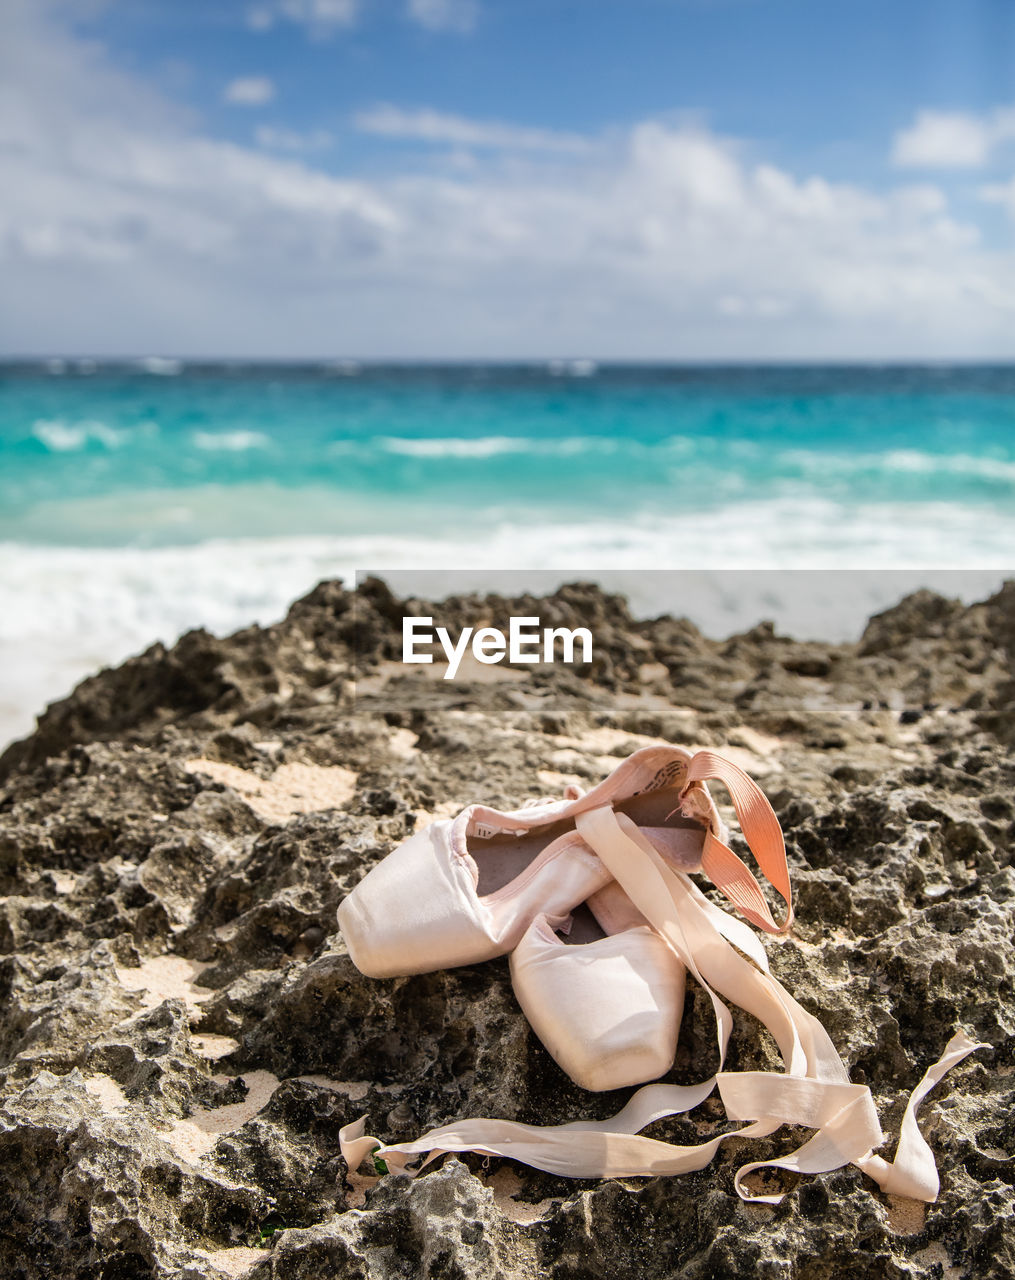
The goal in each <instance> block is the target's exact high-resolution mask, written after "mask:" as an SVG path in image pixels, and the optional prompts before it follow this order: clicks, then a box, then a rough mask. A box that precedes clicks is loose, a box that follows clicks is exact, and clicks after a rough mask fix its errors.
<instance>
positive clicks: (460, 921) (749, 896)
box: [338, 746, 978, 1203]
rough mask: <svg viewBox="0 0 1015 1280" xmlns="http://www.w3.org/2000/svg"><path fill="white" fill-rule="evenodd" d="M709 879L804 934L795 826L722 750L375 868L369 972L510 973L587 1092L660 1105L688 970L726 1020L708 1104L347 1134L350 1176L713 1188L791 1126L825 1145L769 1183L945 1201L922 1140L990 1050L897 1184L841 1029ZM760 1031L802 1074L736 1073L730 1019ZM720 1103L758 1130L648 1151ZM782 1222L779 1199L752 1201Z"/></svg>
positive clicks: (366, 923)
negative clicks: (541, 1174)
mask: <svg viewBox="0 0 1015 1280" xmlns="http://www.w3.org/2000/svg"><path fill="white" fill-rule="evenodd" d="M709 779H714V780H718V781H720V782H721V783H722V784H723V785H724V786H725V787H726V789H727V791H728V792H729V795H730V798H731V799H732V801H733V805H734V809H735V811H736V814H737V819H738V821H739V823H740V827H741V830H742V832H743V835H744V837H745V839H746V841H747V844H748V847H749V848H750V850H751V852H752V854H753V855H754V857H755V859H756V860H757V862H758V865H759V866H760V868H761V870H762V871H763V873H764V874H765V875H766V876H767V878H768V880H769V881H770V883H771V884H772V886H773V887H774V889H775V890H776V892H777V893H778V894H779V895H780V896H781V897H782V899H783V900H784V903H785V915H784V918H783V919H782V921H781V922H778V923H777V922H776V920H775V919H774V917H773V916H772V913H771V911H770V908H769V906H768V903H767V901H766V898H765V896H764V894H763V893H762V891H761V888H760V886H759V885H758V882H757V880H756V879H755V877H754V875H753V873H752V872H751V871H750V869H749V868H748V867H747V865H746V864H745V863H744V862H743V861H742V860H741V859H740V858H739V857H738V856H737V855H736V854H735V853H734V852H733V851H732V849H730V847H729V844H728V843H727V841H728V833H727V831H726V829H725V827H724V824H723V822H722V820H721V818H720V816H719V812H718V810H717V809H716V806H715V803H714V801H713V799H712V797H711V795H710V793H709V791H708V787H707V785H706V782H707V780H709ZM696 872H701V873H703V874H704V875H705V876H707V877H708V879H710V880H711V882H712V883H713V885H715V887H717V888H718V889H719V890H720V891H721V892H722V893H723V894H724V895H725V896H726V898H727V899H728V900H729V901H730V902H731V904H732V905H733V906H734V907H735V908H736V910H737V912H738V914H739V916H741V917H744V918H745V919H746V920H748V921H750V923H751V924H753V925H755V926H757V927H758V928H761V929H762V930H764V931H766V932H769V933H773V934H775V933H783V932H785V931H786V930H788V929H789V927H790V925H791V923H792V919H793V907H792V894H791V889H790V878H789V870H788V866H787V862H786V850H785V845H784V842H783V836H782V831H781V828H780V826H779V822H778V819H777V818H776V815H775V813H774V811H773V810H772V807H771V805H770V804H769V802H768V800H767V799H766V797H765V796H764V794H763V792H762V791H761V790H760V788H759V787H758V786H757V784H756V783H755V782H754V781H753V780H752V779H751V778H750V777H749V776H748V775H747V774H746V773H745V772H744V771H743V770H742V769H740V768H739V767H738V766H737V765H736V764H734V763H733V762H732V761H730V760H728V759H726V758H724V757H723V756H721V755H720V754H718V753H716V752H712V751H699V752H698V753H697V754H695V755H692V754H691V753H690V752H688V751H685V750H683V749H682V748H680V747H673V746H658V747H645V748H643V749H641V750H639V751H636V752H635V753H634V754H633V755H631V756H630V757H628V759H627V760H625V761H624V762H623V763H622V764H621V765H619V766H618V768H617V769H615V770H614V771H613V773H612V774H610V776H609V777H608V778H606V779H605V780H604V781H603V782H601V783H599V784H598V785H597V786H595V787H593V788H592V789H591V790H590V791H588V792H586V793H584V794H583V793H582V792H581V791H580V789H579V788H577V787H569V788H568V789H567V791H566V792H565V795H564V798H563V799H562V800H556V801H555V800H549V801H538V802H535V803H534V804H529V805H527V806H525V807H524V808H522V809H520V810H516V811H514V812H509V813H503V812H500V811H499V810H496V809H491V808H488V807H487V806H484V805H478V804H477V805H470V806H469V807H467V808H466V809H465V810H464V811H463V812H462V813H460V814H459V815H458V817H457V818H454V819H449V820H444V821H438V822H434V823H432V824H431V825H430V826H428V827H427V828H425V829H424V830H422V831H420V832H418V833H417V834H416V835H414V836H412V837H411V838H410V839H409V840H407V841H406V842H405V843H404V844H402V845H400V846H399V847H398V848H397V849H395V850H394V851H393V852H392V853H391V854H389V855H388V857H386V858H385V859H384V860H383V861H382V862H380V863H379V864H378V865H377V866H376V867H374V868H373V869H372V870H371V871H370V872H369V873H368V874H367V875H366V876H365V877H364V879H363V880H362V881H361V882H360V883H359V884H358V885H357V886H356V888H355V889H354V891H353V892H352V893H351V894H350V895H349V896H348V897H347V898H346V899H345V900H344V902H343V903H342V905H341V906H340V908H339V912H338V921H339V925H340V927H341V930H342V934H343V936H344V938H345V941H346V945H347V946H348V950H349V955H350V957H351V959H352V961H353V963H354V964H355V965H356V966H357V968H358V969H360V971H361V972H363V973H364V974H366V975H367V976H369V977H376V978H390V977H399V976H405V975H409V974H416V973H427V972H433V971H434V970H438V969H444V968H451V967H454V966H457V965H466V964H475V963H479V962H481V961H484V960H490V959H493V958H494V957H496V956H501V955H505V954H510V965H511V977H512V982H513V985H514V990H515V994H516V996H517V998H518V1002H519V1004H520V1005H521V1008H522V1010H523V1011H524V1013H525V1015H526V1017H527V1018H528V1020H529V1023H530V1025H531V1026H532V1028H533V1030H534V1031H535V1032H536V1034H537V1035H538V1036H539V1038H540V1039H541V1040H542V1042H543V1044H544V1045H545V1046H546V1048H547V1049H548V1051H549V1052H550V1053H551V1055H552V1056H553V1057H554V1059H555V1060H556V1061H557V1063H558V1064H559V1065H560V1066H561V1068H562V1069H563V1070H564V1071H565V1072H567V1074H568V1075H569V1076H570V1077H571V1078H572V1079H573V1080H574V1081H575V1082H576V1083H577V1084H579V1085H581V1086H582V1087H583V1088H585V1089H588V1090H592V1091H600V1090H607V1089H619V1088H624V1087H628V1086H632V1085H640V1084H644V1083H645V1082H646V1081H651V1080H656V1079H657V1078H658V1077H659V1076H660V1075H663V1074H665V1073H666V1072H667V1071H668V1070H669V1068H670V1066H671V1065H672V1063H673V1059H674V1055H675V1051H676V1044H677V1035H678V1032H679V1029H680V1019H681V1013H682V1010H683V1003H684V989H685V978H686V974H687V972H688V971H690V973H691V974H692V976H693V977H694V979H695V981H696V982H697V983H698V984H699V986H700V987H702V988H703V990H704V992H705V993H706V994H707V996H708V997H709V998H710V999H711V1001H712V1005H713V1008H714V1010H715V1014H716V1024H717V1033H718V1040H719V1056H720V1069H719V1071H718V1072H717V1073H716V1074H715V1075H714V1076H713V1077H711V1078H710V1079H708V1080H705V1081H702V1082H701V1083H700V1084H698V1085H692V1086H678V1085H660V1084H655V1085H650V1086H648V1087H646V1088H642V1089H639V1090H638V1092H637V1093H636V1094H635V1095H634V1096H633V1098H632V1099H631V1101H630V1102H629V1103H628V1105H627V1106H626V1107H625V1108H624V1109H623V1110H622V1111H621V1112H620V1113H619V1114H618V1115H617V1116H615V1117H613V1118H612V1119H611V1120H608V1121H589V1122H573V1123H571V1124H566V1125H559V1126H549V1127H539V1126H532V1125H524V1124H519V1123H517V1122H513V1121H503V1120H489V1119H475V1120H466V1121H460V1122H458V1123H456V1124H452V1125H448V1126H443V1127H442V1128H439V1129H436V1130H432V1131H431V1132H430V1133H428V1134H426V1135H424V1136H423V1137H422V1138H420V1139H418V1140H417V1141H415V1142H409V1143H403V1144H399V1145H397V1146H383V1145H382V1144H381V1143H379V1142H378V1141H377V1139H375V1138H371V1137H367V1136H365V1133H364V1128H365V1117H364V1118H363V1119H362V1120H360V1121H357V1122H355V1123H354V1124H351V1125H347V1126H346V1127H345V1128H344V1129H343V1131H342V1135H341V1142H342V1151H343V1154H344V1156H345V1158H346V1160H347V1162H348V1163H349V1165H350V1167H351V1168H355V1167H356V1166H358V1164H359V1163H360V1161H361V1160H362V1159H363V1158H364V1157H365V1156H366V1155H367V1154H368V1153H369V1152H370V1151H372V1150H374V1149H375V1148H378V1147H380V1148H381V1149H380V1151H379V1152H378V1154H379V1155H380V1156H381V1158H383V1159H384V1160H385V1161H387V1163H388V1165H389V1166H390V1167H392V1168H395V1169H398V1170H402V1171H406V1172H410V1170H409V1169H408V1168H407V1164H408V1162H409V1161H411V1160H412V1159H413V1158H414V1157H415V1156H418V1155H426V1154H427V1153H429V1155H430V1158H433V1156H434V1155H436V1154H438V1153H440V1152H446V1151H478V1152H482V1153H484V1154H486V1155H505V1156H510V1157H513V1158H515V1159H518V1160H521V1161H523V1162H525V1163H528V1164H530V1165H533V1166H534V1167H536V1168H541V1169H545V1170H547V1171H549V1172H551V1173H557V1174H561V1175H564V1176H570V1177H586V1178H587V1177H611V1176H651V1175H654V1174H658V1173H681V1172H685V1171H688V1170H691V1169H698V1168H701V1167H703V1166H704V1165H705V1164H707V1163H708V1162H709V1161H710V1160H711V1159H712V1158H713V1156H714V1154H715V1152H716V1150H717V1149H718V1146H719V1144H720V1143H721V1142H722V1141H723V1139H724V1138H725V1137H728V1136H733V1135H734V1134H736V1135H737V1136H740V1137H750V1136H759V1137H760V1136H764V1135H767V1134H770V1133H772V1132H774V1131H775V1130H776V1129H777V1128H779V1127H780V1126H781V1125H783V1124H787V1123H789V1124H803V1125H808V1126H810V1127H813V1128H814V1129H816V1130H817V1132H816V1133H815V1135H814V1137H813V1138H811V1139H810V1141H809V1142H808V1143H806V1144H805V1145H804V1146H803V1147H801V1148H800V1149H799V1151H797V1152H795V1153H793V1155H791V1156H789V1157H786V1158H784V1159H783V1160H774V1161H767V1162H765V1165H766V1166H768V1167H777V1168H786V1169H792V1170H795V1171H799V1172H819V1171H824V1170H828V1169H833V1168H839V1167H841V1166H842V1165H843V1164H847V1163H850V1162H852V1163H854V1164H857V1165H858V1166H859V1167H860V1168H862V1169H863V1170H864V1171H865V1172H866V1173H868V1174H869V1175H870V1176H871V1177H873V1178H874V1179H875V1180H876V1181H877V1182H878V1183H879V1184H880V1185H881V1186H882V1187H883V1188H884V1189H886V1190H889V1191H893V1192H895V1193H897V1194H902V1195H911V1196H915V1197H917V1198H920V1199H924V1200H933V1199H934V1198H936V1195H937V1171H936V1167H935V1164H934V1159H933V1156H932V1154H931V1152H930V1149H929V1148H928V1147H927V1145H926V1143H925V1142H924V1140H923V1138H922V1136H921V1135H920V1133H919V1130H918V1129H917V1127H916V1122H915V1113H916V1107H917V1105H918V1104H919V1101H920V1099H921V1098H922V1097H923V1094H924V1093H926V1092H927V1091H928V1090H929V1089H930V1088H931V1087H932V1086H933V1084H934V1083H936V1081H937V1080H938V1079H940V1077H941V1076H942V1075H943V1074H944V1072H945V1071H947V1070H948V1068H949V1067H950V1066H951V1065H953V1064H954V1063H955V1062H958V1061H960V1060H961V1059H962V1058H963V1057H965V1056H966V1054H967V1053H969V1052H971V1051H972V1049H974V1048H976V1047H978V1046H976V1045H975V1044H974V1043H973V1042H972V1041H970V1040H968V1039H967V1038H966V1037H965V1036H964V1035H962V1034H961V1033H959V1034H958V1035H956V1036H955V1037H953V1039H952V1041H951V1042H950V1043H949V1045H948V1047H947V1049H946V1051H945V1055H944V1056H943V1057H942V1059H941V1060H940V1061H939V1062H938V1063H937V1064H935V1066H934V1067H933V1068H931V1070H930V1071H928V1073H927V1075H926V1076H925V1077H924V1080H923V1081H922V1082H921V1084H920V1085H919V1086H918V1088H917V1089H916V1090H915V1091H914V1093H913V1095H912V1098H911V1100H910V1107H909V1109H908V1111H907V1116H906V1119H905V1120H904V1122H903V1138H902V1141H901V1142H900V1147H899V1152H898V1154H897V1157H896V1161H895V1162H894V1163H891V1164H890V1163H888V1162H886V1161H885V1160H883V1159H881V1157H879V1156H877V1155H875V1154H874V1148H875V1147H877V1146H878V1145H880V1143H881V1142H882V1141H883V1137H882V1134H881V1130H880V1127H879V1125H878V1120H877V1115H876V1113H875V1111H874V1106H873V1100H872V1098H871V1095H870V1091H869V1089H867V1088H866V1086H861V1085H853V1084H851V1083H850V1081H849V1077H848V1074H847V1071H846V1068H845V1066H844V1064H843V1063H842V1060H841V1058H840V1057H839V1055H838V1052H837V1051H836V1049H835V1048H834V1046H833V1045H832V1042H831V1040H830V1039H829V1037H828V1035H827V1033H826V1032H825V1030H824V1028H823V1027H822V1026H821V1024H820V1023H819V1022H818V1021H817V1019H816V1018H814V1017H813V1016H812V1015H810V1014H809V1013H807V1012H806V1011H805V1010H804V1009H803V1008H802V1007H801V1006H800V1005H799V1004H798V1003H797V1002H796V1001H795V1000H794V999H793V997H792V996H791V995H790V994H789V992H788V991H786V990H785V988H784V987H782V985H781V984H780V983H779V982H778V981H777V980H776V979H775V978H774V977H773V976H772V975H771V973H770V972H769V968H768V959H767V956H766V954H765V951H764V948H763V947H762V946H761V945H760V942H759V940H758V937H757V935H756V934H755V933H754V932H753V931H752V930H751V929H750V928H748V927H747V925H746V924H745V923H744V922H743V919H738V918H736V917H734V916H732V915H730V914H729V913H727V912H725V911H722V910H720V908H718V907H717V906H716V905H715V904H714V903H713V902H712V901H711V900H709V899H708V898H706V897H705V895H704V894H703V893H702V892H701V891H700V889H699V888H698V887H697V886H696V885H695V884H694V883H693V881H692V880H691V879H690V874H691V873H696ZM724 997H725V998H726V999H729V1000H731V1001H732V1002H733V1003H736V1004H738V1005H740V1006H741V1007H742V1008H745V1009H746V1010H748V1012H750V1013H752V1014H754V1015H755V1016H756V1017H757V1018H759V1019H760V1021H761V1022H762V1023H763V1025H765V1026H766V1027H767V1028H768V1029H769V1030H770V1031H771V1032H772V1034H773V1036H774V1037H775V1040H776V1043H777V1045H778V1047H779V1049H780V1051H781V1053H782V1057H783V1060H784V1064H785V1068H786V1070H785V1072H743V1073H737V1072H726V1071H724V1070H723V1069H722V1068H723V1060H724V1058H725V1052H726V1045H727V1042H728V1040H729V1035H730V1031H731V1028H732V1016H731V1014H730V1010H729V1008H728V1007H727V1005H726V1004H725V1003H724V999H723V998H724ZM715 1089H718V1091H719V1093H720V1096H721V1098H722V1101H723V1104H724V1105H725V1108H726V1111H727V1113H728V1114H729V1116H730V1118H731V1119H739V1120H746V1121H748V1122H749V1123H748V1124H747V1126H746V1127H745V1128H743V1129H740V1130H735V1131H733V1133H726V1134H722V1135H720V1136H719V1137H716V1138H713V1139H711V1140H710V1141H708V1142H704V1143H699V1144H696V1145H694V1146H691V1147H677V1146H672V1145H671V1144H668V1143H664V1142H659V1141H657V1140H655V1139H651V1138H645V1137H643V1136H640V1131H641V1130H642V1129H643V1128H645V1127H646V1126H647V1125H648V1124H650V1123H652V1121H654V1120H657V1119H660V1118H662V1117H664V1116H668V1115H676V1114H682V1113H683V1112H686V1111H688V1110H690V1109H691V1108H693V1107H694V1106H696V1105H698V1103H699V1102H702V1101H704V1099H705V1098H706V1097H708V1095H709V1094H710V1093H711V1092H713V1091H714V1090H715ZM761 1167H763V1166H762V1165H760V1164H759V1165H745V1166H743V1167H742V1168H741V1169H740V1171H739V1172H738V1174H737V1177H736V1181H735V1185H736V1189H737V1191H738V1193H739V1194H740V1195H741V1197H742V1198H744V1199H759V1200H765V1201H769V1202H772V1203H775V1202H777V1201H778V1200H779V1199H781V1196H780V1195H774V1196H770V1195H764V1194H758V1193H754V1192H751V1191H749V1190H748V1189H747V1187H746V1185H745V1184H744V1182H743V1181H742V1180H743V1178H744V1176H745V1175H746V1174H748V1173H749V1172H751V1171H752V1170H754V1169H757V1168H761Z"/></svg>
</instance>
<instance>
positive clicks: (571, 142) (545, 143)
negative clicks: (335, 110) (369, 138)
mask: <svg viewBox="0 0 1015 1280" xmlns="http://www.w3.org/2000/svg"><path fill="white" fill-rule="evenodd" d="M355 124H356V127H357V129H359V130H360V131H361V132H362V133H372V134H376V135H377V136H379V137H383V138H394V139H401V140H406V141H413V142H430V143H441V144H446V145H450V146H455V147H483V148H495V149H498V150H507V151H546V152H562V153H566V152H573V153H577V152H582V151H588V150H589V141H588V139H587V138H583V137H581V136H580V135H579V134H574V133H562V132H558V131H556V130H553V129H527V128H522V127H519V126H517V125H510V124H498V123H496V122H492V121H481V120H469V119H467V118H465V117H464V116H456V115H450V114H448V113H447V112H443V111H430V110H427V109H422V110H417V111H405V110H403V109H402V108H400V107H395V106H391V105H390V104H383V105H381V106H378V107H373V108H371V109H370V110H369V111H361V112H359V113H358V114H357V116H356V118H355Z"/></svg>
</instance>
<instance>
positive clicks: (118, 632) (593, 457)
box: [0, 359, 1015, 737]
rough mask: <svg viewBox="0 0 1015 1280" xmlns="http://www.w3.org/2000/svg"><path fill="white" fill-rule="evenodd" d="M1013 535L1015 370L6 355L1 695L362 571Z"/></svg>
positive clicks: (946, 559)
mask: <svg viewBox="0 0 1015 1280" xmlns="http://www.w3.org/2000/svg"><path fill="white" fill-rule="evenodd" d="M1013 548H1015V367H1013V366H998V367H986V366H982V367H973V366H958V367H951V368H947V367H943V366H932V367H926V368H918V367H907V368H893V367H884V368H881V367H875V368H871V367H865V368H846V367H831V368H818V367H807V368H788V367H777V368H775V367H761V368H748V367H736V368H723V367H707V368H686V367H675V368H673V367H670V368H643V367H637V368H635V367H596V366H594V365H592V364H591V363H589V362H585V361H573V362H557V363H554V364H551V365H539V366H526V367H507V366H474V367H471V366H470V367H425V368H409V367H401V366H399V367H360V366H358V365H355V364H352V363H348V362H346V363H338V364H335V365H320V364H318V365H307V366H295V365H286V366H279V365H273V366H256V365H250V366H243V365H235V364H233V365H228V366H227V365H189V364H187V365H185V364H181V363H179V362H176V361H171V360H158V359H151V360H148V361H139V362H133V363H130V364H121V365H95V364H92V363H90V362H75V361H66V362H62V361H56V362H52V361H51V362H48V363H39V364H28V363H22V364H7V365H3V366H0V658H3V657H5V656H6V657H7V659H8V662H7V665H8V669H9V668H10V657H11V655H12V654H13V655H16V667H17V673H18V674H17V680H16V688H14V687H12V686H11V678H10V677H9V676H8V679H7V684H8V687H7V690H6V693H4V690H3V686H2V685H0V737H3V736H4V735H3V715H4V712H3V708H4V706H6V708H7V713H8V720H10V717H11V715H13V716H14V717H15V719H17V717H18V716H21V718H22V721H23V719H24V715H25V714H26V713H25V711H24V705H26V703H25V700H26V698H27V699H31V698H35V699H36V700H38V698H39V696H40V695H41V694H42V693H46V694H47V696H53V695H55V694H57V693H59V692H61V691H62V690H63V688H64V687H65V686H66V685H68V684H69V683H70V682H71V680H72V678H76V677H77V676H78V675H80V674H82V673H83V672H84V671H85V670H87V669H90V667H92V666H95V665H97V664H98V663H100V662H105V661H112V660H115V659H118V658H120V657H122V656H124V654H126V653H127V652H131V651H132V650H134V649H137V648H140V647H142V646H143V645H144V644H145V643H147V642H149V641H150V640H152V639H154V638H155V637H156V636H158V637H160V638H163V639H172V638H174V636H175V635H176V634H177V633H178V632H179V631H180V630H183V629H184V628H186V627H187V626H190V625H195V624H199V623H200V624H205V625H209V626H211V627H212V628H218V629H225V628H228V627H231V626H235V625H238V624H240V623H241V622H244V621H249V620H252V619H255V618H256V619H259V620H262V621H267V620H270V619H271V618H272V617H274V616H277V614H278V613H279V612H281V610H282V609H283V608H284V605H285V603H286V602H287V601H288V600H289V599H290V598H292V597H293V596H294V595H296V594H299V593H300V592H302V591H304V590H306V589H308V588H309V587H310V586H311V585H313V582H314V581H316V580H317V579H318V578H320V577H322V576H324V575H326V574H329V573H336V572H339V573H345V574H348V573H349V572H350V571H351V570H352V569H354V568H356V567H371V568H381V569H385V568H393V567H395V566H402V567H417V568H422V567H441V568H445V569H447V568H472V569H476V570H490V569H495V568H496V569H508V568H510V569H519V570H522V569H532V568H537V567H552V568H559V569H560V570H562V571H569V572H568V574H567V575H566V576H572V577H573V576H578V575H581V574H586V575H587V574H590V573H593V572H594V571H596V570H599V569H604V570H605V569H613V570H617V571H633V570H641V569H662V568H694V569H702V568H725V569H738V570H749V569H761V568H767V567H779V568H788V567H812V568H819V569H830V568H837V567H851V568H870V567H877V568H898V569H906V570H920V571H926V572H930V571H933V570H937V569H942V568H946V567H957V568H964V569H974V568H975V569H978V570H1003V569H1005V568H1007V567H1008V566H1010V565H1011V564H1012V562H1013V560H1015V556H1013V555H1012V550H1013ZM677 603H678V602H673V601H665V600H664V601H660V605H661V607H667V608H669V607H677ZM776 603H777V602H776ZM773 607H775V605H773ZM844 607H845V606H844ZM706 621H707V620H706ZM15 702H17V703H18V708H16V709H14V710H12V707H13V706H14V703H15Z"/></svg>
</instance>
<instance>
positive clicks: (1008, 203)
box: [979, 178, 1015, 219]
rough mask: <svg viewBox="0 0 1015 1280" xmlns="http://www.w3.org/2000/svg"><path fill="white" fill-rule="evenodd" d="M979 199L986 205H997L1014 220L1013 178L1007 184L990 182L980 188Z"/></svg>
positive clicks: (1014, 189)
mask: <svg viewBox="0 0 1015 1280" xmlns="http://www.w3.org/2000/svg"><path fill="white" fill-rule="evenodd" d="M979 195H980V199H981V200H984V201H986V203H987V204H999V205H1000V206H1001V207H1002V208H1003V209H1004V210H1005V211H1006V212H1007V214H1008V216H1009V217H1010V218H1012V219H1015V178H1011V179H1010V180H1009V181H1008V182H992V183H988V184H987V185H986V186H983V187H981V188H980V191H979Z"/></svg>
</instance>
